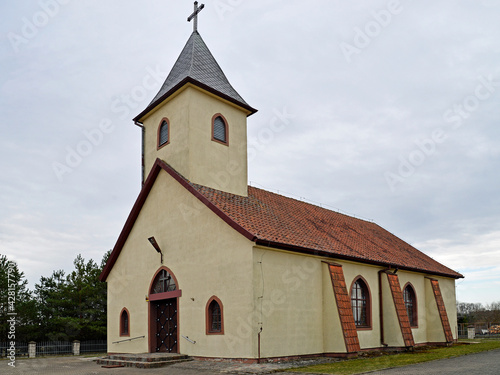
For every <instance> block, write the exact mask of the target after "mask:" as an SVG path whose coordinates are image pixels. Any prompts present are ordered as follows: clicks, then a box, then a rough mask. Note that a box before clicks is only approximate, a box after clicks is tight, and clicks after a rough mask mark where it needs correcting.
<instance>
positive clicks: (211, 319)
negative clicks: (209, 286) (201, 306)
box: [206, 296, 224, 335]
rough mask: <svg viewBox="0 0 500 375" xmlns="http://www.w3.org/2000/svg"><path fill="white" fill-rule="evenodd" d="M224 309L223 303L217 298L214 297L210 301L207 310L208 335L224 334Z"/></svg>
mask: <svg viewBox="0 0 500 375" xmlns="http://www.w3.org/2000/svg"><path fill="white" fill-rule="evenodd" d="M222 308H223V307H222V302H221V300H220V299H218V298H217V297H215V296H213V297H212V298H210V299H209V300H208V302H207V309H206V324H207V335H222V334H224V319H223V315H222Z"/></svg>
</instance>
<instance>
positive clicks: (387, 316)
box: [381, 273, 405, 347]
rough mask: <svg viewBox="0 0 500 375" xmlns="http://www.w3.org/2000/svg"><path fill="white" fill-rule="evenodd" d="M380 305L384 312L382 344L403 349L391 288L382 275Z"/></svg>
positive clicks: (383, 274)
mask: <svg viewBox="0 0 500 375" xmlns="http://www.w3.org/2000/svg"><path fill="white" fill-rule="evenodd" d="M381 280H382V295H383V299H382V301H383V302H382V304H383V311H384V342H385V343H386V344H387V345H388V346H392V347H404V346H405V344H404V340H403V334H402V333H401V326H400V325H399V319H398V315H397V312H396V306H395V305H394V299H393V297H392V292H391V288H390V286H389V280H388V279H387V275H386V274H385V273H382V275H381ZM400 282H401V280H400Z"/></svg>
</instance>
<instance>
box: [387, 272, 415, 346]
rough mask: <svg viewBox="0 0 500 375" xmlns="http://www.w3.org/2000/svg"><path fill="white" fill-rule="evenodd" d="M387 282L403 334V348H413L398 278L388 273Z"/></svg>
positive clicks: (413, 344) (411, 334)
mask: <svg viewBox="0 0 500 375" xmlns="http://www.w3.org/2000/svg"><path fill="white" fill-rule="evenodd" d="M387 280H388V281H389V286H390V287H391V293H392V299H393V301H394V306H395V307H396V314H397V315H398V321H399V326H400V327H401V333H402V334H403V340H404V342H405V346H406V347H411V346H415V341H414V340H413V333H412V331H411V326H410V319H409V318H408V312H407V311H406V306H405V301H404V298H403V292H402V291H401V286H400V285H399V277H398V275H395V274H393V273H388V274H387Z"/></svg>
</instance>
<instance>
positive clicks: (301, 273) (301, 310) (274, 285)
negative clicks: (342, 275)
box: [253, 247, 331, 358]
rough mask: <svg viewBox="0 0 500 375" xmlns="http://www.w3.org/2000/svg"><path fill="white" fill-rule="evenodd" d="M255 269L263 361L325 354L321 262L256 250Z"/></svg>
mask: <svg viewBox="0 0 500 375" xmlns="http://www.w3.org/2000/svg"><path fill="white" fill-rule="evenodd" d="M253 266H254V273H253V274H254V285H255V292H254V301H255V310H254V316H255V319H254V322H255V323H254V326H255V330H256V331H257V332H258V329H259V326H260V325H259V324H258V323H259V322H262V333H261V357H263V358H265V357H281V356H290V355H301V354H316V353H323V333H324V332H323V309H322V306H323V302H322V300H323V291H322V288H323V277H322V265H321V260H320V259H318V258H313V257H307V256H302V255H297V254H292V253H287V252H281V251H275V250H267V249H264V248H259V247H255V248H254V260H253ZM330 289H331V287H330Z"/></svg>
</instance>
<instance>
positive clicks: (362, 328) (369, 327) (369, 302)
mask: <svg viewBox="0 0 500 375" xmlns="http://www.w3.org/2000/svg"><path fill="white" fill-rule="evenodd" d="M358 280H362V281H363V283H364V284H365V286H366V291H367V292H368V296H367V298H366V326H356V329H357V330H358V331H370V330H372V329H373V325H372V292H371V290H370V285H369V284H368V282H367V281H366V279H365V278H364V277H363V276H361V275H358V276H356V277H355V278H354V279H353V280H352V283H351V287H350V288H349V298H351V300H352V287H353V286H354V283H355V282H356V281H358Z"/></svg>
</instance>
